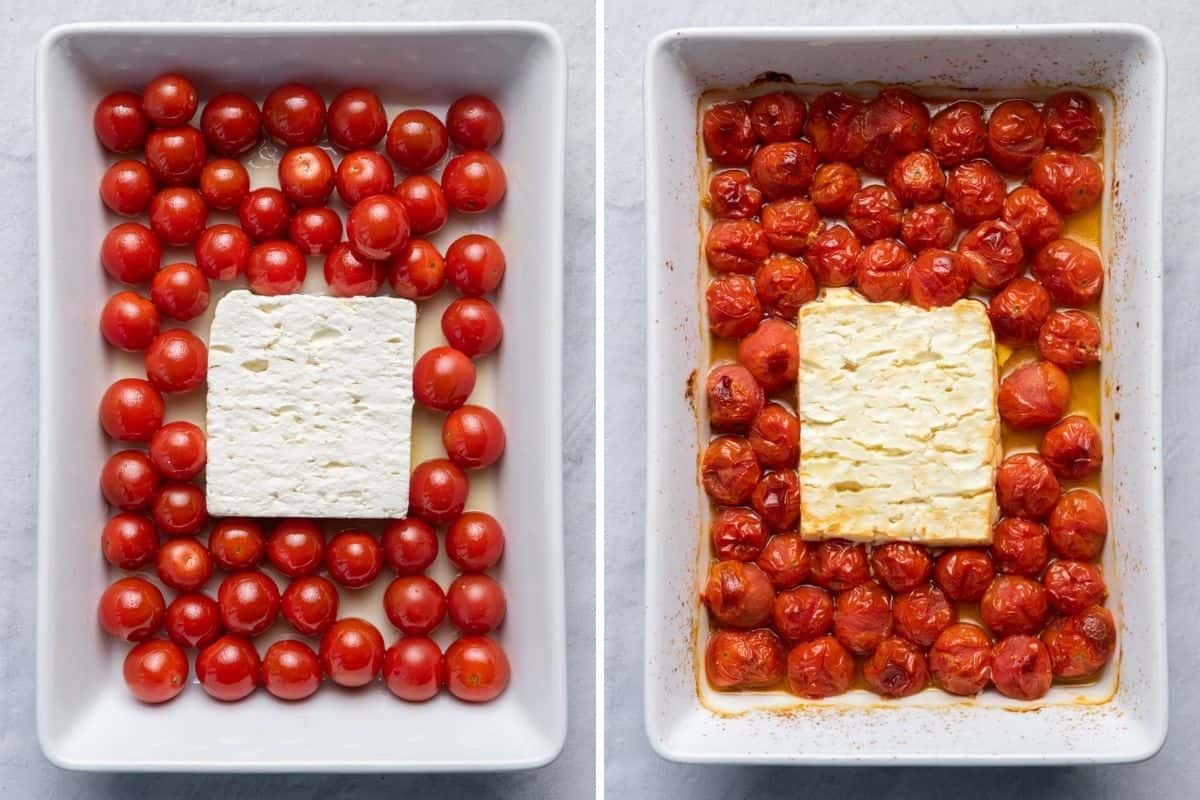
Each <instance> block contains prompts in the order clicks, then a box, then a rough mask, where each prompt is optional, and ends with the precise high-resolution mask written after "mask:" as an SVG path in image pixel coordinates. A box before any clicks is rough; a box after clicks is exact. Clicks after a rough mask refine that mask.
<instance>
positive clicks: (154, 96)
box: [142, 72, 200, 128]
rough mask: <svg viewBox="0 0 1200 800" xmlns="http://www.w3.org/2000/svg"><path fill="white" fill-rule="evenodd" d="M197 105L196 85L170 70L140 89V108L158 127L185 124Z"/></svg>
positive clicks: (198, 98) (198, 100) (198, 101)
mask: <svg viewBox="0 0 1200 800" xmlns="http://www.w3.org/2000/svg"><path fill="white" fill-rule="evenodd" d="M199 106H200V97H199V95H197V94H196V87H195V86H193V85H192V82H191V81H189V80H188V79H187V78H185V77H183V76H182V75H176V74H175V73H172V72H168V73H165V74H163V75H159V76H158V77H156V78H154V79H153V80H152V81H150V82H149V83H147V84H146V88H145V89H144V90H143V91H142V110H143V111H145V112H146V116H147V117H149V118H150V121H151V122H153V123H154V124H155V125H156V126H158V127H160V128H169V127H171V126H173V125H183V124H185V123H186V122H188V121H189V120H190V119H191V118H192V116H193V115H194V114H195V113H196V109H197V108H198V107H199Z"/></svg>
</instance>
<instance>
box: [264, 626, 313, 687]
mask: <svg viewBox="0 0 1200 800" xmlns="http://www.w3.org/2000/svg"><path fill="white" fill-rule="evenodd" d="M262 685H263V688H264V689H266V690H267V691H268V692H270V693H271V694H273V695H274V696H276V697H278V698H279V699H280V700H303V699H304V698H306V697H309V696H311V695H312V694H313V693H314V692H315V691H317V689H319V688H321V662H320V661H319V660H318V659H317V654H316V653H314V652H313V650H312V648H311V647H309V646H308V645H306V644H305V643H304V642H301V641H297V640H296V639H283V640H280V641H278V642H275V644H273V645H271V646H270V647H268V648H267V652H266V654H265V655H263V659H262Z"/></svg>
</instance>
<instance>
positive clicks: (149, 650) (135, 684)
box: [122, 639, 188, 703]
mask: <svg viewBox="0 0 1200 800" xmlns="http://www.w3.org/2000/svg"><path fill="white" fill-rule="evenodd" d="M122 674H123V675H124V677H125V685H126V686H128V687H129V691H130V692H131V693H132V694H133V696H134V697H136V698H137V699H138V700H141V701H142V702H143V703H165V702H167V701H168V700H171V699H173V698H175V697H176V696H177V695H178V694H179V693H180V692H182V691H183V687H184V686H186V685H187V675H188V660H187V656H185V655H184V654H183V651H182V650H180V649H179V646H178V645H176V644H174V643H173V642H168V641H166V640H163V639H151V640H149V641H145V642H141V643H139V644H137V645H136V646H134V647H133V649H131V650H130V651H129V652H128V653H126V654H125V662H124V664H123V666H122Z"/></svg>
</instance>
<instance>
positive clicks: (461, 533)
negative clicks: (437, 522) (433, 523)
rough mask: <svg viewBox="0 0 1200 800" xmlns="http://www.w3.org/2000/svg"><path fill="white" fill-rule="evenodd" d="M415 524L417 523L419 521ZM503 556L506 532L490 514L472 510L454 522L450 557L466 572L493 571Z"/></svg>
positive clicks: (448, 541)
mask: <svg viewBox="0 0 1200 800" xmlns="http://www.w3.org/2000/svg"><path fill="white" fill-rule="evenodd" d="M413 522H414V523H416V520H413ZM429 534H430V535H431V536H432V529H429ZM385 535H386V534H385ZM436 546H437V544H436V540H434V547H435V548H436ZM435 552H436V551H435ZM503 554H504V529H503V528H501V527H500V523H499V522H497V521H496V519H495V518H494V517H492V516H491V515H490V514H485V513H483V512H482V511H468V512H466V513H464V514H463V515H462V516H460V517H459V518H458V519H456V520H455V521H454V522H453V523H451V525H450V529H449V530H448V531H446V555H447V556H449V557H450V561H451V562H453V563H454V565H455V566H456V567H458V568H459V569H461V570H463V571H464V572H481V571H483V570H485V569H491V568H492V567H494V566H495V565H496V564H497V563H499V561H500V557H501V556H502V555H503Z"/></svg>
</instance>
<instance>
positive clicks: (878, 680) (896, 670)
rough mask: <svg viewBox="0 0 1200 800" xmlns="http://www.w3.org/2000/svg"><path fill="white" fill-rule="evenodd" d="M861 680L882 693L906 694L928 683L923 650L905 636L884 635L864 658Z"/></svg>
mask: <svg viewBox="0 0 1200 800" xmlns="http://www.w3.org/2000/svg"><path fill="white" fill-rule="evenodd" d="M863 680H865V681H866V682H867V688H869V689H870V690H871V691H872V692H875V694H877V695H880V696H881V697H908V696H909V695H913V694H916V693H917V692H919V691H921V690H922V689H924V688H925V685H926V684H927V683H929V667H928V665H927V664H926V663H925V653H924V652H923V651H922V650H921V649H920V648H919V647H917V646H916V645H914V644H912V642H909V641H908V640H907V639H901V638H900V637H898V636H893V637H891V638H888V639H884V640H883V641H882V642H880V643H879V646H878V647H877V648H875V652H873V653H871V656H870V658H868V659H867V660H866V661H865V662H863Z"/></svg>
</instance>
